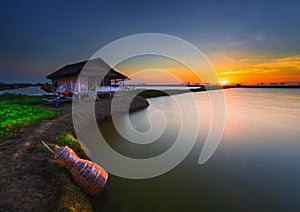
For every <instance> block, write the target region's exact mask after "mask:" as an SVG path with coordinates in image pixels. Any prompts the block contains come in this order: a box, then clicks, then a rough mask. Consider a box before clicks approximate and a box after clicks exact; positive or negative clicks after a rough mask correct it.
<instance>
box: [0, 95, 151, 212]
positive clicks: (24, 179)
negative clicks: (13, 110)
mask: <svg viewBox="0 0 300 212" xmlns="http://www.w3.org/2000/svg"><path fill="white" fill-rule="evenodd" d="M124 98H125V97H124ZM110 104H111V100H110V99H104V100H103V101H99V102H96V116H97V119H98V121H99V122H102V121H104V120H108V119H109V118H110V116H111V115H110ZM147 106H148V102H147V101H146V100H145V99H144V98H143V97H136V98H135V99H134V101H133V102H132V103H131V105H130V110H131V111H136V110H139V109H143V108H146V107H147ZM45 107H48V108H50V109H52V110H56V111H58V112H59V113H60V114H59V115H57V116H55V117H53V118H52V119H48V120H43V121H41V122H39V123H38V124H35V125H33V126H28V127H23V128H21V129H19V130H18V131H17V132H15V133H14V135H13V136H9V137H7V138H4V139H3V138H2V140H3V141H1V142H0V161H1V162H0V211H18V210H22V211H24V210H25V211H28V210H30V211H44V210H49V211H57V210H58V208H59V204H60V197H61V195H62V192H63V188H64V186H65V185H64V184H65V183H66V182H65V181H63V180H61V179H60V177H59V175H60V173H59V172H61V170H60V168H57V164H56V163H55V161H53V160H51V159H49V157H47V156H46V155H45V154H44V153H43V152H41V151H39V149H40V148H41V143H40V142H41V141H42V140H44V141H45V142H46V143H50V144H51V143H55V140H56V137H57V136H58V135H59V134H62V133H73V134H74V128H73V122H72V111H71V110H72V105H71V104H64V105H62V106H61V107H59V108H53V106H45ZM120 112H121V113H124V112H126V111H124V110H122V108H120Z"/></svg>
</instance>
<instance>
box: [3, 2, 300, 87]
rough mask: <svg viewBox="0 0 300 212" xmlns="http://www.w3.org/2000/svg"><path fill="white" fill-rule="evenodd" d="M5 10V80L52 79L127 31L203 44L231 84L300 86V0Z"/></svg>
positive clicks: (9, 6)
mask: <svg viewBox="0 0 300 212" xmlns="http://www.w3.org/2000/svg"><path fill="white" fill-rule="evenodd" d="M1 8H2V9H1V13H0V27H1V33H0V46H1V48H0V60H1V61H0V74H1V77H0V82H5V83H7V82H45V81H46V78H45V76H46V75H48V74H50V73H51V72H53V71H55V70H57V69H58V68H60V67H62V66H64V65H66V64H70V63H73V62H78V61H82V60H86V59H88V58H90V57H91V56H92V55H93V54H94V53H95V52H96V51H98V50H99V49H100V48H101V47H103V46H105V45H107V44H109V43H110V42H113V41H115V40H117V39H120V38H122V37H124V36H129V35H134V34H138V33H165V34H170V35H173V36H177V37H179V38H181V39H184V40H186V41H188V42H190V43H191V44H193V45H195V46H196V47H197V48H199V49H200V50H201V51H202V52H203V53H204V54H205V55H206V56H207V58H208V59H209V60H210V62H211V63H212V65H213V66H214V68H215V69H216V71H217V73H218V75H219V78H220V79H221V80H223V81H224V80H225V81H228V83H242V84H256V83H260V82H264V83H270V82H277V83H279V82H285V83H297V84H298V83H300V27H299V26H300V1H298V0H294V1H292V0H286V1H276V0H274V1H272V0H268V1H265V0H252V1H249V0H247V1H233V0H232V1H215V0H210V1H201V0H198V1H188V0H186V1H171V0H165V1H161V0H160V1H158V0H151V1H142V0H133V1H126V0H122V1H116V0H107V1H106V0H103V1H84V0H72V1H71V0H64V1H61V0H51V1H46V0H37V1H33V0H28V1H25V0H19V1H16V0H3V1H1ZM147 62H148V63H150V64H151V62H153V61H151V60H149V61H147ZM132 65H133V66H132V68H134V64H132ZM147 66H148V65H147ZM177 68H178V67H177ZM170 69H172V67H170ZM173 69H174V70H175V69H176V67H173ZM177 71H178V70H177ZM182 72H185V69H182ZM183 75H184V74H183ZM150 77H151V76H150ZM154 78H155V77H153V79H154ZM184 80H187V81H188V80H189V79H184ZM191 81H192V79H191Z"/></svg>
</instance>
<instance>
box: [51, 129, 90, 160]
mask: <svg viewBox="0 0 300 212" xmlns="http://www.w3.org/2000/svg"><path fill="white" fill-rule="evenodd" d="M56 140H57V143H58V145H59V146H68V147H70V148H71V149H72V150H73V151H74V152H75V153H76V154H77V155H78V156H79V157H80V158H83V159H88V156H87V154H86V153H85V151H84V150H83V147H82V146H81V144H80V142H79V140H78V139H76V138H74V136H73V135H72V134H70V133H63V134H61V135H59V136H58V137H57V138H56Z"/></svg>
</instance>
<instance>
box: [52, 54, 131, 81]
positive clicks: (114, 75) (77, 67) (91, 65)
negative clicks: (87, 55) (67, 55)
mask: <svg viewBox="0 0 300 212" xmlns="http://www.w3.org/2000/svg"><path fill="white" fill-rule="evenodd" d="M85 65H86V66H85ZM83 68H84V70H83V71H84V73H82V74H85V75H89V76H101V75H102V74H104V73H105V74H106V73H107V74H106V76H109V78H110V79H123V80H125V79H129V78H128V77H127V76H125V75H123V74H121V73H120V72H117V71H115V70H114V69H112V68H111V67H110V66H109V65H108V64H107V63H106V62H104V61H103V60H102V59H100V58H98V59H94V60H90V61H88V60H86V61H82V62H78V63H74V64H69V65H66V66H64V67H62V68H60V69H58V70H57V71H55V72H53V73H52V74H49V75H48V76H47V79H54V78H59V77H65V76H74V75H75V76H78V75H79V73H80V72H81V71H82V69H83ZM108 70H109V71H108Z"/></svg>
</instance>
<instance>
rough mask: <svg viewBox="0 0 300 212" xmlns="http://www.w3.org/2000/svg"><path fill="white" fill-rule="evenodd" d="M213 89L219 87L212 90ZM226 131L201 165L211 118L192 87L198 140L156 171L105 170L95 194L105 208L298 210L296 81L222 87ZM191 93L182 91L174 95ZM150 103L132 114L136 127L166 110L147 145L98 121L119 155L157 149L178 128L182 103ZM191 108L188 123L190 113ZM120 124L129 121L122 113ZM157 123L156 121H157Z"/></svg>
mask: <svg viewBox="0 0 300 212" xmlns="http://www.w3.org/2000/svg"><path fill="white" fill-rule="evenodd" d="M211 92H216V91H211ZM224 92H225V95H226V101H227V121H226V127H225V131H224V136H223V138H222V140H221V143H220V145H219V147H218V149H217V151H216V152H215V153H214V155H213V156H212V158H211V159H210V160H209V161H208V162H207V163H205V164H204V165H199V164H198V158H199V155H200V152H201V149H202V146H203V143H204V140H205V138H206V135H207V131H208V126H209V123H210V121H209V120H210V115H211V109H210V102H209V99H208V97H207V94H206V93H205V92H201V93H195V94H194V95H195V96H196V98H197V104H198V106H199V117H201V119H202V120H203V121H202V122H201V126H200V129H199V136H198V138H197V143H196V145H195V146H194V148H193V149H192V151H191V152H190V154H189V156H188V157H187V158H186V159H185V160H184V161H183V162H182V163H181V164H180V165H178V166H177V167H176V168H175V169H173V170H171V171H169V172H167V173H166V174H164V175H161V176H159V177H154V178H150V179H144V180H129V179H124V178H120V177H117V176H114V175H110V177H109V181H108V184H107V186H106V189H105V190H104V191H103V192H102V193H101V194H100V195H99V196H98V197H95V198H94V199H93V200H92V201H93V204H94V206H95V207H96V209H98V210H103V211H111V210H115V211H212V210H214V211H275V210H276V211H300V201H299V200H300V140H299V138H300V130H299V129H300V116H299V114H300V89H298V90H297V89H295V90H294V89H227V90H225V91H224ZM178 96H180V99H182V101H189V99H188V98H187V95H186V94H181V95H178ZM149 103H150V106H149V107H148V108H147V109H145V110H142V111H139V112H136V113H133V114H131V115H130V121H131V123H132V124H133V125H134V126H136V128H137V129H138V130H140V131H143V130H146V129H147V127H149V120H148V115H149V114H150V113H151V112H152V111H155V110H161V111H164V112H165V114H166V115H167V116H168V117H170V120H169V119H168V129H167V132H166V133H164V134H163V135H162V136H161V137H160V138H159V140H158V141H157V142H155V143H153V144H147V146H142V147H141V145H136V144H132V143H129V142H126V141H125V140H124V139H122V138H121V137H120V136H118V135H117V133H116V131H115V130H114V127H113V124H112V123H111V122H107V123H105V124H103V125H102V126H100V128H101V131H102V132H103V134H104V135H105V137H106V138H109V139H110V141H109V143H110V145H111V147H113V148H115V149H116V150H118V151H120V152H121V153H122V154H124V155H128V156H131V157H136V158H148V157H153V156H155V155H158V154H161V153H162V152H164V151H166V150H167V149H168V148H169V147H170V146H171V145H172V144H173V141H174V139H175V138H176V136H177V134H178V129H179V126H180V125H179V124H178V123H179V122H178V120H179V119H180V115H179V111H178V108H177V107H176V105H175V104H174V102H173V101H172V99H171V98H170V97H159V98H153V99H149ZM183 115H185V116H189V118H190V120H191V124H192V122H193V120H194V119H195V114H188V113H187V114H183ZM119 121H120V123H122V124H123V128H124V129H123V130H125V131H126V130H127V126H128V123H127V122H126V119H125V118H124V117H120V120H119ZM152 124H158V125H159V124H160V122H159V121H157V123H155V120H154V123H152Z"/></svg>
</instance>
